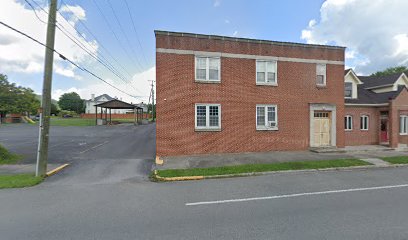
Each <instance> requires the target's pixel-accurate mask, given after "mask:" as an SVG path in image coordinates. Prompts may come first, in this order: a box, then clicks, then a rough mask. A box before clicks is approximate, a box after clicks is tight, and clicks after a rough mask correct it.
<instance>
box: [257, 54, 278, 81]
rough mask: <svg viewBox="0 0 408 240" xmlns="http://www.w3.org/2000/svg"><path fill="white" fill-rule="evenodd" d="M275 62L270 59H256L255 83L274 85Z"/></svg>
mask: <svg viewBox="0 0 408 240" xmlns="http://www.w3.org/2000/svg"><path fill="white" fill-rule="evenodd" d="M276 70H277V62H276V61H270V60H257V61H256V84H258V85H276V84H277V83H278V81H277V78H276V75H277V74H276V73H277V71H276Z"/></svg>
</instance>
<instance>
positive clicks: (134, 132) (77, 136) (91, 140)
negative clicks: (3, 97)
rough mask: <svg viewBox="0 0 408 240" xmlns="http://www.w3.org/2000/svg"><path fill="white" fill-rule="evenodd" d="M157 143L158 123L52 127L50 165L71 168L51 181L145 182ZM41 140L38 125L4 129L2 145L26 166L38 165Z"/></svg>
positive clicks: (89, 182) (0, 129) (11, 126)
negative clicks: (133, 180) (128, 180)
mask: <svg viewBox="0 0 408 240" xmlns="http://www.w3.org/2000/svg"><path fill="white" fill-rule="evenodd" d="M155 140H156V125H155V124H149V125H140V126H134V125H132V124H121V125H116V126H90V127H57V126H54V127H51V131H50V144H49V146H50V147H49V163H50V164H62V163H70V164H71V165H70V166H69V167H68V168H67V169H65V170H63V171H62V172H61V173H59V174H57V175H56V176H53V177H51V178H49V179H47V182H52V181H54V182H58V181H59V180H64V181H65V183H64V184H70V183H72V184H74V183H87V184H92V183H95V182H100V181H121V180H122V179H125V178H135V177H136V178H137V177H140V178H143V179H145V178H147V176H148V174H149V173H150V170H151V166H152V164H153V160H154V157H155V155H156V141H155ZM37 141H38V126H34V125H27V124H17V125H12V124H10V125H3V126H1V127H0V143H1V144H2V145H4V146H5V147H6V148H8V149H9V150H10V151H12V152H15V153H17V154H21V155H23V157H24V159H23V160H22V163H24V164H33V163H35V162H36V151H37ZM62 182H63V181H61V183H62Z"/></svg>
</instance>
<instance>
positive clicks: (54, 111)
mask: <svg viewBox="0 0 408 240" xmlns="http://www.w3.org/2000/svg"><path fill="white" fill-rule="evenodd" d="M59 112H60V110H59V109H58V106H57V104H55V103H51V114H54V115H55V116H57V115H58V113H59Z"/></svg>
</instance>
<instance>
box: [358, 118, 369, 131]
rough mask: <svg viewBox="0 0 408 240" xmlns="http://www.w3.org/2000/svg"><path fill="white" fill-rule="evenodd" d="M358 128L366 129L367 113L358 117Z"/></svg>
mask: <svg viewBox="0 0 408 240" xmlns="http://www.w3.org/2000/svg"><path fill="white" fill-rule="evenodd" d="M360 129H361V130H368V116H367V115H362V116H361V117H360Z"/></svg>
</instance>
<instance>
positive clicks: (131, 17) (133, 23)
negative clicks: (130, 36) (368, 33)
mask: <svg viewBox="0 0 408 240" xmlns="http://www.w3.org/2000/svg"><path fill="white" fill-rule="evenodd" d="M125 5H126V8H127V10H128V13H129V16H130V20H131V22H132V26H133V30H134V32H135V35H136V39H137V42H138V43H139V47H140V52H141V53H142V56H143V59H144V61H145V63H146V65H148V64H147V60H146V56H145V54H144V52H143V47H142V44H141V43H140V39H139V34H137V31H136V25H135V22H134V21H133V15H132V13H131V11H130V8H129V4H128V2H127V0H125Z"/></svg>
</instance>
